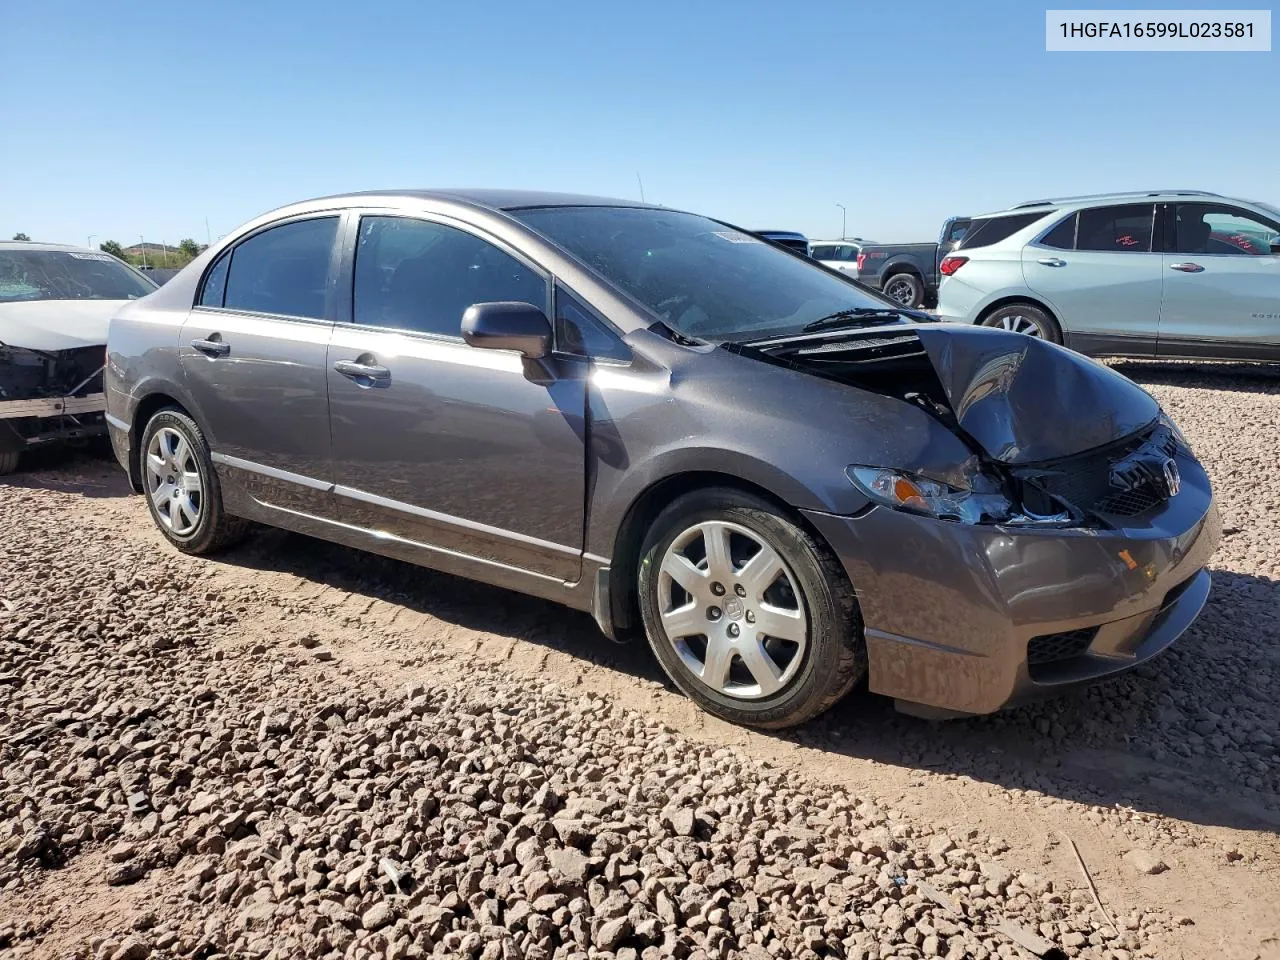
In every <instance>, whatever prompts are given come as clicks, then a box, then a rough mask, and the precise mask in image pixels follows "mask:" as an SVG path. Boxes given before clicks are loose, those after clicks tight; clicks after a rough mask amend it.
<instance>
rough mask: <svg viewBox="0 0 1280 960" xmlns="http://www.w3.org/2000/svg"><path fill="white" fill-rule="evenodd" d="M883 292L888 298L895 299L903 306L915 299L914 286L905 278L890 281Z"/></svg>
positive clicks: (910, 303)
mask: <svg viewBox="0 0 1280 960" xmlns="http://www.w3.org/2000/svg"><path fill="white" fill-rule="evenodd" d="M884 293H885V296H887V297H888V298H889V299H890V300H893V301H896V302H897V303H900V304H902V305H903V306H904V307H909V306H911V305H912V304H913V303H914V302H915V299H916V290H915V287H914V286H913V285H912V284H911V283H910V281H907V280H892V281H890V282H889V286H887V287H886V288H885V291H884Z"/></svg>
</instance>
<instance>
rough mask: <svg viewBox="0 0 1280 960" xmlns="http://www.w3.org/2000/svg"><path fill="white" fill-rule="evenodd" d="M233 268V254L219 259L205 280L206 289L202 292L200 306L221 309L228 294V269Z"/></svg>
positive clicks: (229, 253)
mask: <svg viewBox="0 0 1280 960" xmlns="http://www.w3.org/2000/svg"><path fill="white" fill-rule="evenodd" d="M229 266H231V252H230V251H228V252H226V253H224V254H223V255H222V256H220V257H219V258H218V262H217V263H215V264H214V265H213V269H212V270H210V271H209V272H208V274H207V275H206V276H205V278H204V289H203V290H201V291H200V306H202V307H220V306H222V298H223V297H224V296H226V293H227V268H228V267H229Z"/></svg>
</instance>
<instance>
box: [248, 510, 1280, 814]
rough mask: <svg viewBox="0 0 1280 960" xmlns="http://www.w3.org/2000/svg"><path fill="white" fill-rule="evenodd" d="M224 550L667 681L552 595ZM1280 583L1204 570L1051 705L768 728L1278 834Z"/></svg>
mask: <svg viewBox="0 0 1280 960" xmlns="http://www.w3.org/2000/svg"><path fill="white" fill-rule="evenodd" d="M223 559H224V560H225V561H227V562H230V563H234V564H237V565H242V566H246V567H250V568H257V569H264V570H273V571H285V572H289V573H292V574H295V575H297V576H301V577H304V578H306V579H309V580H313V581H315V582H316V583H324V584H327V585H329V586H332V587H335V588H338V589H342V590H345V591H350V592H352V593H355V594H357V595H360V596H363V597H367V598H370V599H378V600H383V601H386V602H388V603H394V604H402V605H404V606H405V607H407V608H409V609H412V610H415V611H417V612H419V613H422V614H427V615H430V616H432V617H436V618H438V619H441V620H444V621H446V622H449V623H452V624H455V625H458V626H463V627H466V628H469V629H473V630H477V631H483V632H487V633H494V634H497V635H501V636H508V637H513V638H518V639H520V640H523V641H527V642H530V643H536V644H541V645H545V646H547V647H551V648H554V649H557V650H560V651H562V652H565V653H568V654H570V655H571V656H574V657H577V658H579V659H581V660H584V661H587V662H591V663H595V664H599V665H602V666H604V667H607V668H609V669H611V670H616V671H619V672H622V673H626V674H630V675H633V676H636V677H639V678H642V679H645V680H649V681H657V682H660V683H662V684H663V685H665V686H666V687H667V688H668V689H669V690H674V687H673V686H672V685H671V684H670V682H669V681H668V680H666V678H665V676H664V675H663V674H662V672H661V670H660V668H659V667H658V665H657V662H656V661H655V660H654V658H653V656H652V654H651V652H650V651H649V649H648V646H647V644H645V643H644V642H643V640H639V641H633V642H630V643H625V644H615V643H611V642H610V641H609V640H607V639H605V637H604V636H603V635H602V634H601V633H600V632H599V630H598V629H597V628H596V626H595V623H594V621H592V619H591V618H590V617H589V616H588V615H586V614H583V613H578V612H576V611H570V610H567V609H566V608H564V607H561V606H559V605H557V604H555V603H552V602H550V601H544V600H538V599H534V598H530V597H525V596H523V595H520V594H516V593H512V592H509V591H506V590H503V589H500V588H497V587H490V586H487V585H484V584H480V583H477V582H474V581H470V580H465V579H461V578H458V577H454V576H451V575H448V574H442V573H437V572H434V571H430V570H426V569H423V568H419V567H416V566H413V565H412V564H408V563H403V562H401V561H397V560H390V559H386V558H382V557H376V556H372V555H366V554H359V553H356V552H355V551H352V550H349V549H347V548H344V547H340V546H337V545H334V544H329V543H325V542H321V541H317V540H313V539H311V538H309V537H305V536H302V535H299V534H292V533H286V532H284V531H278V530H269V531H263V532H262V533H260V534H259V535H258V536H256V537H254V538H253V539H252V540H250V541H249V542H248V543H246V544H245V545H244V546H242V547H240V548H238V549H236V550H235V551H232V552H231V553H229V554H226V555H224V557H223ZM1278 593H1280V584H1278V583H1277V582H1275V581H1272V580H1269V579H1267V578H1264V577H1251V576H1247V575H1244V574H1238V573H1234V572H1231V571H1215V572H1214V590H1213V593H1212V595H1211V597H1210V600H1209V602H1208V604H1207V605H1206V608H1205V612H1204V614H1203V615H1202V617H1201V618H1200V620H1198V621H1197V623H1196V624H1195V625H1194V626H1193V627H1192V628H1191V630H1189V631H1188V633H1187V634H1186V635H1184V636H1183V637H1182V639H1181V640H1180V641H1179V642H1178V643H1177V644H1175V645H1174V647H1173V648H1172V649H1171V650H1170V651H1169V653H1167V654H1166V655H1165V656H1163V657H1161V658H1159V659H1157V660H1155V661H1153V662H1152V663H1150V664H1146V665H1143V666H1142V667H1139V668H1137V669H1136V670H1134V671H1132V672H1131V673H1129V674H1126V675H1125V676H1123V677H1120V678H1117V679H1114V680H1111V681H1109V682H1106V683H1101V684H1097V685H1094V686H1092V687H1088V688H1085V689H1082V690H1077V691H1073V692H1069V693H1067V694H1065V695H1063V696H1060V697H1057V698H1054V699H1052V700H1047V701H1044V702H1040V703H1035V704H1031V705H1028V706H1024V707H1019V708H1015V709H1011V710H1008V711H1005V712H1002V713H999V714H996V715H993V716H988V717H975V718H969V719H961V720H950V721H943V722H931V721H924V720H919V719H915V718H912V717H907V716H904V715H902V714H900V713H898V712H897V711H896V710H895V709H894V707H893V704H892V702H891V701H890V700H888V699H886V698H884V697H879V696H875V695H871V694H869V693H867V692H866V690H865V684H864V689H863V690H861V691H855V693H854V694H853V695H851V696H850V697H848V698H847V699H846V700H845V701H844V702H843V703H841V704H839V705H837V707H836V708H835V709H833V710H831V711H830V712H828V713H827V714H826V715H824V716H823V717H820V718H818V719H817V720H814V721H812V722H810V723H808V724H806V725H804V726H802V727H799V728H797V729H795V730H790V731H784V732H781V733H772V734H768V736H772V737H775V738H777V739H779V740H781V741H784V742H794V743H796V744H799V745H803V746H805V747H807V748H809V749H818V750H822V751H825V752H828V753H830V754H832V755H843V756H848V757H857V758H863V759H869V760H874V761H877V762H879V763H885V764H891V765H894V766H899V767H904V768H911V769H918V770H930V771H934V772H938V773H946V774H952V775H958V776H965V777H969V778H971V779H974V780H979V781H985V782H988V783H991V784H994V785H998V786H1001V787H1003V788H1006V789H1020V790H1027V791H1035V792H1038V793H1041V794H1044V795H1046V796H1049V797H1057V798H1061V799H1066V800H1073V801H1077V802H1080V803H1084V804H1090V805H1094V804H1100V805H1108V806H1113V805H1118V806H1123V807H1129V808H1132V809H1134V810H1138V811H1145V812H1149V813H1155V814H1163V815H1167V816H1172V817H1177V818H1179V819H1183V820H1189V821H1193V822H1197V823H1201V824H1204V825H1206V826H1230V827H1236V828H1241V829H1250V830H1267V831H1272V832H1277V833H1280V802H1277V799H1276V794H1277V786H1278V784H1277V779H1278V776H1277V771H1278V769H1280V763H1278V760H1280V758H1278V757H1277V755H1276V748H1277V746H1280V737H1277V739H1276V740H1274V741H1272V740H1270V737H1269V735H1268V734H1267V733H1266V732H1265V731H1276V730H1280V722H1278V721H1280V704H1277V703H1275V702H1274V698H1273V697H1271V696H1270V695H1269V693H1268V690H1269V689H1270V683H1271V680H1270V678H1273V677H1274V674H1275V673H1276V672H1277V670H1280V636H1277V635H1276V634H1277V627H1276V623H1277V622H1276V621H1275V620H1274V614H1273V613H1268V612H1267V608H1268V607H1274V599H1275V597H1276V596H1277V594H1278ZM1268 616H1271V617H1273V619H1272V620H1270V621H1268V620H1267V617H1268ZM1267 622H1270V623H1271V624H1272V626H1271V627H1270V628H1266V627H1265V626H1261V627H1260V626H1259V624H1266V623H1267ZM1242 625H1244V626H1242ZM1268 629H1270V631H1271V632H1270V633H1268V632H1267V630H1268ZM1220 667H1221V669H1219V668H1220ZM1241 698H1244V700H1245V701H1247V703H1248V704H1249V705H1250V709H1249V710H1246V709H1243V708H1241V707H1240V706H1239V701H1240V699H1241ZM1206 724H1208V726H1206ZM1224 738H1225V740H1224ZM1224 742H1225V744H1226V745H1225V746H1224ZM1250 778H1252V780H1253V784H1252V785H1251V784H1250V782H1249V781H1250Z"/></svg>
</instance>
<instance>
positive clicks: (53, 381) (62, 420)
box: [0, 343, 106, 455]
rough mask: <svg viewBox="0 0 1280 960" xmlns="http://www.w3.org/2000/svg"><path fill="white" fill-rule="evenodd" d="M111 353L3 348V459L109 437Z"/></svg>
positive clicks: (0, 364) (0, 422)
mask: <svg viewBox="0 0 1280 960" xmlns="http://www.w3.org/2000/svg"><path fill="white" fill-rule="evenodd" d="M105 352H106V348H105V347H104V346H101V345H94V346H81V347H74V348H71V349H67V350H56V351H46V350H35V349H26V348H23V347H17V346H12V345H10V344H5V343H0V455H5V454H16V453H20V452H22V451H24V450H27V449H30V448H32V447H36V446H42V445H45V444H49V443H55V442H75V441H81V440H84V439H86V438H88V437H92V436H95V435H101V434H103V433H105V432H106V422H105V420H104V412H105V410H106V398H105V396H104V394H103V387H102V372H103V365H104V359H105Z"/></svg>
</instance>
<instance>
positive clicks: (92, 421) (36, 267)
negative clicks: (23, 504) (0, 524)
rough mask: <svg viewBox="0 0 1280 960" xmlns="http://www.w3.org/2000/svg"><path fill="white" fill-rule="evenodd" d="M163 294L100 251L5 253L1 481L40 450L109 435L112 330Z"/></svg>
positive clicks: (6, 249) (20, 246)
mask: <svg viewBox="0 0 1280 960" xmlns="http://www.w3.org/2000/svg"><path fill="white" fill-rule="evenodd" d="M154 289H155V284H153V283H151V282H150V281H149V280H147V279H146V278H145V277H143V276H141V275H140V274H138V273H136V272H134V271H133V270H131V269H130V268H129V267H128V266H126V265H125V264H123V263H121V262H120V261H119V260H117V259H116V258H115V257H113V256H111V255H109V254H106V253H100V252H98V251H96V250H89V249H86V248H84V247H68V246H59V245H57V244H50V243H32V242H30V241H19V242H13V243H0V474H7V473H12V472H13V471H14V470H16V469H17V467H18V461H19V459H20V458H21V456H22V453H23V451H25V450H28V449H30V448H32V447H36V446H40V445H44V444H49V443H53V442H57V441H69V440H81V439H84V438H87V437H91V436H94V435H102V434H104V433H105V432H106V425H105V423H104V421H103V419H102V412H103V410H105V409H106V401H105V399H104V397H103V393H102V364H103V357H104V355H105V350H106V344H107V321H108V320H109V319H110V318H111V314H113V313H115V312H116V310H118V309H119V308H120V307H121V305H122V304H124V303H126V302H128V301H129V300H135V299H137V298H138V297H144V296H146V295H147V294H148V293H150V292H151V291H152V290H154Z"/></svg>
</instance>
